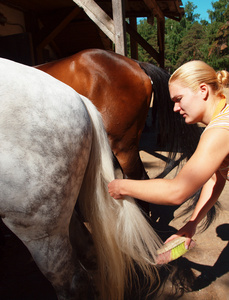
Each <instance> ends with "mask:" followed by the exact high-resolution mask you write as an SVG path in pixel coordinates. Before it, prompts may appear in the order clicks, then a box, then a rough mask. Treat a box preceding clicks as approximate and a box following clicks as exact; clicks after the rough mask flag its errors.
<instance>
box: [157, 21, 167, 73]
mask: <svg viewBox="0 0 229 300" xmlns="http://www.w3.org/2000/svg"><path fill="white" fill-rule="evenodd" d="M157 38H158V45H159V54H160V55H159V59H160V62H159V64H160V67H161V68H164V60H165V20H157Z"/></svg>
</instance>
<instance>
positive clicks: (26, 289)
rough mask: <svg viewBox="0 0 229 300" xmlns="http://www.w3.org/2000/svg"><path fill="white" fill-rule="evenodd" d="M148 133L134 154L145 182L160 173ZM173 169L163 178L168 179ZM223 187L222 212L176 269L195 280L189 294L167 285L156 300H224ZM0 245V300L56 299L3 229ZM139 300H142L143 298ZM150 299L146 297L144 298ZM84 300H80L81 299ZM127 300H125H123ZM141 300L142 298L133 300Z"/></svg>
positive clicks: (226, 232) (226, 224)
mask: <svg viewBox="0 0 229 300" xmlns="http://www.w3.org/2000/svg"><path fill="white" fill-rule="evenodd" d="M154 140H155V136H153V135H152V134H151V133H150V132H145V133H144V134H143V136H142V142H141V149H142V150H141V151H140V155H141V157H142V160H143V162H144V165H145V167H146V169H147V171H148V174H149V176H150V177H151V178H154V177H155V176H157V175H158V174H159V173H160V172H161V171H162V169H163V166H164V160H165V158H166V155H167V153H166V152H163V151H159V150H157V149H156V147H155V145H154V144H153V143H152V141H154ZM176 171H177V170H173V171H172V172H171V173H170V174H169V175H168V178H171V177H173V176H174V174H175V173H176ZM228 197H229V184H228V185H227V186H226V187H225V190H224V192H223V194H222V195H221V197H220V203H221V205H222V210H221V211H220V213H219V216H218V217H217V219H216V220H215V222H214V223H213V224H212V225H211V226H210V228H208V229H207V230H206V231H205V232H203V233H197V234H196V235H195V237H194V240H195V242H196V246H195V247H194V249H192V250H191V251H189V252H188V253H187V254H186V255H185V257H183V258H181V259H179V260H177V262H176V264H177V265H178V267H179V268H180V270H182V272H183V276H184V277H187V278H186V280H187V282H188V283H189V281H188V280H189V278H188V277H190V278H191V277H192V276H191V275H193V274H194V275H195V277H196V278H197V279H196V281H195V286H194V287H195V288H194V289H195V290H194V291H193V290H190V288H189V286H188V285H189V284H187V289H188V290H189V291H185V292H184V293H183V295H181V296H180V294H175V293H174V286H173V285H172V284H171V282H170V281H167V283H166V285H165V288H164V289H163V291H162V292H161V294H160V295H159V296H157V297H156V299H157V300H174V299H183V300H186V299H187V300H189V299H190V300H191V299H196V298H198V300H218V299H219V300H229V242H228V241H229V201H228ZM186 205H188V204H187V203H186V204H184V205H183V206H182V207H180V208H178V209H177V210H176V211H175V212H174V216H175V218H174V219H173V220H172V221H171V222H170V223H169V226H168V231H167V232H165V233H166V235H167V236H169V235H170V234H172V233H173V232H175V231H176V230H177V229H179V228H180V227H181V226H182V225H183V224H184V222H185V217H181V218H177V216H178V215H179V213H180V212H181V210H182V209H183V208H184V207H185V206H186ZM1 228H2V234H3V235H4V237H5V242H4V244H2V245H0V299H1V300H56V296H55V293H54V291H53V288H52V287H51V285H50V284H49V283H48V281H47V280H46V279H45V278H44V277H43V276H42V274H41V273H40V272H39V270H38V269H37V267H36V265H35V263H34V262H33V260H32V259H31V257H30V254H29V253H28V251H27V250H26V249H25V247H24V246H23V244H22V243H21V242H20V241H19V240H18V239H17V238H16V237H15V236H14V235H13V234H12V233H11V232H10V231H9V230H8V229H7V228H5V227H4V226H3V225H1ZM0 240H1V239H0ZM144 299H145V298H144ZM149 299H150V298H149ZM82 300H85V299H82ZM128 300H129V299H128ZM139 300H143V298H141V299H139Z"/></svg>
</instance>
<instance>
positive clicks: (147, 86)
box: [37, 49, 199, 220]
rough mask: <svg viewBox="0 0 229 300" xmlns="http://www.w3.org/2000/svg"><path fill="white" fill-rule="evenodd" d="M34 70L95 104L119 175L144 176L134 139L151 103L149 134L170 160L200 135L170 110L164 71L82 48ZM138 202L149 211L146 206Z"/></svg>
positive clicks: (190, 147)
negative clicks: (152, 133) (155, 137)
mask: <svg viewBox="0 0 229 300" xmlns="http://www.w3.org/2000/svg"><path fill="white" fill-rule="evenodd" d="M37 68H38V69H40V70H42V71H44V72H46V73H48V74H50V75H52V76H53V77H55V78H57V79H59V80H61V81H62V82H64V83H66V84H67V85H69V86H71V87H72V88H73V89H74V90H75V91H77V92H78V93H80V94H82V95H84V96H86V97H87V98H89V99H90V100H91V101H92V102H93V103H94V105H95V106H96V107H97V109H98V110H99V111H100V113H101V115H102V118H103V122H104V126H105V129H106V131H107V134H108V139H109V142H110V146H111V149H112V151H113V154H114V155H115V157H116V158H117V160H118V162H119V165H120V166H121V169H122V171H123V174H124V177H126V178H132V179H148V178H149V177H148V175H147V173H146V171H145V168H144V166H143V163H142V161H141V158H140V155H139V141H140V137H141V134H142V131H143V129H144V126H145V123H146V118H147V114H148V111H149V107H150V103H151V101H152V100H153V110H152V112H153V130H155V132H159V135H160V138H161V142H162V144H164V146H165V145H166V149H167V150H169V152H170V155H169V158H170V159H172V160H173V159H174V158H175V155H176V153H177V152H183V156H182V158H185V157H190V156H191V154H192V153H193V151H194V150H195V148H196V145H197V143H198V140H199V131H198V129H197V127H196V125H191V126H190V125H189V126H187V125H186V124H185V122H184V120H183V118H181V117H180V116H179V115H178V114H175V113H174V112H173V104H172V101H171V99H170V95H169V89H168V80H169V77H170V75H169V74H168V73H167V72H166V71H165V70H163V69H161V68H159V67H157V66H154V65H152V64H149V63H143V62H139V61H135V60H132V59H130V58H128V57H125V56H122V55H119V54H116V53H114V52H110V51H105V50H100V49H89V50H83V51H81V52H79V53H76V54H74V55H72V56H70V57H67V58H64V59H61V60H58V61H54V62H50V63H46V64H43V65H39V66H37ZM168 169H169V170H171V169H170V167H169V168H168ZM167 172H168V171H165V172H164V173H162V174H166V173H167ZM161 176H162V175H161ZM163 176H164V175H163ZM140 204H141V206H142V207H143V209H144V210H145V211H146V212H149V210H150V209H149V204H148V203H145V202H143V201H141V202H140ZM160 210H161V208H159V212H157V209H156V206H154V214H155V217H154V218H155V220H156V219H158V217H159V215H158V214H161V212H160Z"/></svg>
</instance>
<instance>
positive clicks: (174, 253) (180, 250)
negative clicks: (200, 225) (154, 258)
mask: <svg viewBox="0 0 229 300" xmlns="http://www.w3.org/2000/svg"><path fill="white" fill-rule="evenodd" d="M187 251H188V250H187V249H186V248H185V242H183V243H181V244H180V245H178V246H176V247H175V248H173V249H171V260H175V259H177V258H179V257H180V256H182V255H184V254H185V253H186V252H187Z"/></svg>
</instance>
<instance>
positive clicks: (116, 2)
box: [112, 0, 127, 55]
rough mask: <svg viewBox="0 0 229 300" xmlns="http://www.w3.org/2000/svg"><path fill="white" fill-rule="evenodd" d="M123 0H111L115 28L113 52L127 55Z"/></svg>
mask: <svg viewBox="0 0 229 300" xmlns="http://www.w3.org/2000/svg"><path fill="white" fill-rule="evenodd" d="M124 2H125V0H112V10H113V21H114V28H115V52H116V53H119V54H122V55H127V47H126V26H125V5H124Z"/></svg>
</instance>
